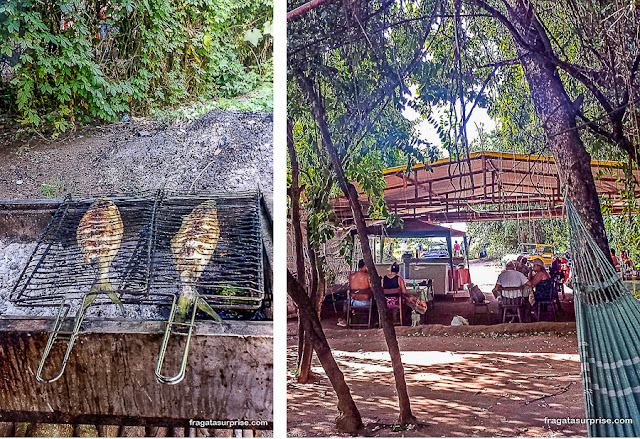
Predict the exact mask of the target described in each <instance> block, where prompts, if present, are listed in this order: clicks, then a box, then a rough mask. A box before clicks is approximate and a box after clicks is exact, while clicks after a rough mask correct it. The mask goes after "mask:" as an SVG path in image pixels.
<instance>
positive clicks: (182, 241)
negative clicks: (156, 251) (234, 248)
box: [171, 200, 220, 322]
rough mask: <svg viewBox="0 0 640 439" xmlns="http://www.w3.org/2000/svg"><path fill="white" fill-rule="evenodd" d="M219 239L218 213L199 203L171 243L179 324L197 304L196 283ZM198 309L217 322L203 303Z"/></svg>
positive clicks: (210, 202)
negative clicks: (177, 283)
mask: <svg viewBox="0 0 640 439" xmlns="http://www.w3.org/2000/svg"><path fill="white" fill-rule="evenodd" d="M219 239H220V226H219V223H218V209H217V205H216V202H215V201H214V200H208V201H205V202H203V203H200V204H199V205H198V206H196V207H195V208H194V209H193V210H192V211H191V213H189V214H188V215H186V216H185V217H184V218H183V219H182V224H181V226H180V230H178V232H177V233H176V234H175V236H174V237H173V238H172V239H171V253H172V254H173V259H174V264H175V267H176V271H177V272H178V275H179V276H180V283H181V285H182V291H181V292H180V296H179V298H178V310H177V313H176V320H177V321H179V322H184V321H185V320H186V315H187V312H188V310H189V307H190V306H191V304H193V303H194V302H195V300H196V289H195V283H196V282H197V281H198V279H200V276H202V273H203V272H204V270H205V268H206V267H207V265H208V264H209V261H210V260H211V257H212V256H213V253H214V252H215V250H216V246H217V245H218V241H219ZM197 306H198V307H200V308H201V309H202V310H203V311H205V312H207V313H209V314H211V316H212V317H214V318H216V319H220V317H219V316H218V315H217V314H216V313H215V312H214V311H213V310H212V309H211V307H210V306H209V305H208V304H206V302H205V301H204V300H202V299H200V300H198V303H197Z"/></svg>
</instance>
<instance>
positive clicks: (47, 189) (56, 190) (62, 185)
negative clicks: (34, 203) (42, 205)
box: [39, 178, 74, 198]
mask: <svg viewBox="0 0 640 439" xmlns="http://www.w3.org/2000/svg"><path fill="white" fill-rule="evenodd" d="M73 187H74V185H73V184H71V183H69V182H67V181H65V180H63V179H61V178H51V179H49V180H47V181H46V182H44V183H42V184H41V185H40V188H39V190H40V193H41V194H42V196H43V197H44V198H54V197H56V196H60V195H63V194H65V193H68V192H71V191H73Z"/></svg>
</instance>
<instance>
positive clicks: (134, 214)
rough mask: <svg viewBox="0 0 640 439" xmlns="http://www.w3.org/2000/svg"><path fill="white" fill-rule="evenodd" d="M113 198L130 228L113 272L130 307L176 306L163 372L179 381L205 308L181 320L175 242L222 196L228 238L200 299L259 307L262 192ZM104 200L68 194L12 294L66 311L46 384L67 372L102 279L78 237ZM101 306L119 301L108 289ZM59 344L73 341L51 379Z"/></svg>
mask: <svg viewBox="0 0 640 439" xmlns="http://www.w3.org/2000/svg"><path fill="white" fill-rule="evenodd" d="M106 198H108V199H110V200H111V201H113V202H114V203H115V204H116V206H117V207H118V209H119V211H120V215H121V217H122V222H123V225H124V235H123V238H122V242H121V245H120V249H119V251H118V253H117V255H116V256H115V258H114V260H113V263H112V265H111V267H110V270H109V278H110V281H111V284H112V285H113V287H114V289H115V293H116V294H117V296H118V297H119V299H120V300H121V301H122V303H123V304H124V305H125V309H126V308H127V305H137V306H155V307H167V308H168V309H169V317H168V319H167V321H166V324H165V333H164V337H163V341H162V345H161V348H160V353H159V356H158V361H157V363H156V377H157V378H158V380H159V381H160V382H163V383H167V384H175V383H178V382H180V381H181V380H182V379H183V378H184V376H185V372H186V364H187V358H188V351H189V344H190V341H191V336H192V335H193V333H194V330H195V327H196V317H197V313H196V307H195V306H193V305H192V307H191V310H190V312H189V314H188V319H187V322H185V323H180V322H176V321H175V315H176V305H177V299H178V297H179V293H180V291H181V288H182V285H181V282H180V279H179V276H178V273H177V271H176V268H175V265H174V260H173V256H172V253H171V249H170V242H171V239H172V237H173V236H175V234H176V233H177V231H178V230H179V229H180V226H181V224H182V219H183V218H184V216H185V215H188V214H189V213H190V212H191V211H192V210H193V209H194V208H195V207H196V206H198V205H199V204H201V203H202V202H205V201H207V200H215V202H216V208H217V217H218V223H219V229H220V238H219V240H218V243H217V246H216V249H215V252H214V254H213V256H212V257H211V260H210V261H209V263H208V265H207V266H206V268H205V270H204V272H203V274H202V276H200V278H199V279H198V280H197V281H196V282H195V284H194V286H195V289H196V292H197V293H196V302H197V301H200V300H205V301H206V302H207V303H208V304H209V305H210V306H211V307H212V308H213V309H216V310H233V309H236V310H238V309H239V310H256V309H259V308H260V307H261V306H262V301H263V299H264V282H263V260H262V257H263V254H262V236H261V223H260V215H259V212H260V194H259V193H255V192H252V193H234V194H220V193H217V194H214V193H207V194H198V195H186V194H181V193H178V192H169V191H165V190H161V191H157V192H155V193H152V194H142V195H136V196H120V195H119V196H108V197H106ZM96 199H97V198H73V197H72V196H71V195H67V196H66V197H65V198H64V200H63V202H62V203H61V204H60V207H59V208H58V209H57V211H56V213H55V214H54V216H53V218H52V220H51V222H50V223H49V225H48V226H47V228H46V230H45V232H44V233H43V235H42V237H41V238H40V239H39V241H38V242H37V244H36V247H35V250H34V251H33V254H32V255H31V257H30V259H29V261H28V263H27V265H26V266H25V268H24V270H23V271H22V273H21V275H20V278H19V280H18V282H17V283H16V285H15V287H14V289H13V292H12V295H11V299H12V301H13V302H14V303H15V304H16V305H18V306H29V307H57V308H58V312H57V317H56V320H55V323H54V326H53V328H52V329H51V331H50V334H49V339H48V343H47V346H46V347H45V351H44V353H43V355H42V359H41V361H40V364H39V367H38V371H37V373H36V378H37V379H38V381H41V382H53V381H55V380H57V379H58V378H60V377H61V376H62V374H63V373H64V368H65V365H66V363H67V361H68V359H69V355H70V353H71V350H72V347H73V344H74V342H75V340H76V338H77V336H78V333H79V331H80V329H81V326H82V322H83V319H84V317H85V314H86V310H87V309H88V308H85V305H86V304H87V302H88V296H89V295H90V291H91V288H92V286H93V285H94V283H95V282H96V280H97V271H96V267H94V266H92V265H90V264H88V263H86V262H85V261H84V260H83V255H82V252H81V250H80V248H79V246H78V243H77V241H76V231H77V229H78V224H79V222H80V219H81V218H82V216H83V215H84V214H85V212H86V211H87V209H88V208H89V206H90V205H91V204H92V203H93V202H94V201H95V200H96ZM94 306H113V305H112V302H111V300H110V299H109V298H108V297H107V295H106V294H104V293H100V294H98V296H97V298H96V299H95V300H94V301H93V303H91V305H90V307H94ZM76 308H77V311H76V314H75V319H74V324H73V327H72V328H71V329H68V330H63V326H65V327H66V325H63V324H64V323H65V321H66V318H67V317H68V315H69V313H70V311H71V310H72V309H76ZM172 335H175V336H176V337H178V338H183V339H184V343H183V344H182V348H181V349H182V354H181V355H182V361H181V365H180V368H179V371H178V373H177V374H176V375H175V376H165V375H164V374H163V373H162V369H163V364H164V359H165V356H166V354H167V347H168V344H169V340H170V338H171V336H172ZM56 342H66V343H67V347H66V351H65V355H64V357H63V360H62V363H61V365H60V368H59V370H58V373H57V374H56V375H55V376H53V377H51V378H45V377H43V376H42V371H43V368H44V366H45V364H46V362H47V358H48V357H49V353H50V351H51V349H52V347H53V346H54V344H55V343H56Z"/></svg>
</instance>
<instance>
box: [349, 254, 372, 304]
mask: <svg viewBox="0 0 640 439" xmlns="http://www.w3.org/2000/svg"><path fill="white" fill-rule="evenodd" d="M349 289H350V290H351V305H354V306H367V305H369V304H370V303H371V299H372V292H371V282H370V280H369V273H367V267H365V266H364V260H363V259H360V260H359V261H358V271H356V272H354V273H352V274H351V275H350V276H349Z"/></svg>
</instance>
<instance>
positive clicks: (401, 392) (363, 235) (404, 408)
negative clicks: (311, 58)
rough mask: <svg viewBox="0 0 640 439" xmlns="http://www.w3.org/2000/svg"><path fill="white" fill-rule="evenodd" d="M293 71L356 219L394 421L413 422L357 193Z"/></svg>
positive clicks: (303, 80)
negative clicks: (390, 381) (394, 403)
mask: <svg viewBox="0 0 640 439" xmlns="http://www.w3.org/2000/svg"><path fill="white" fill-rule="evenodd" d="M296 75H297V77H298V82H299V84H300V88H301V89H302V90H303V91H304V93H305V94H306V95H307V99H308V100H309V104H310V105H311V113H312V114H313V117H314V119H315V120H316V124H317V126H318V129H319V130H320V133H321V135H322V143H323V145H324V147H325V148H326V150H327V152H328V153H329V157H330V159H331V165H332V168H333V171H334V172H335V174H336V177H337V179H338V184H339V186H340V189H342V191H343V193H344V194H345V196H346V197H347V198H348V199H349V204H350V206H351V211H352V213H353V218H354V220H355V223H356V229H357V231H358V237H359V239H360V244H361V246H362V253H363V258H364V261H365V265H366V267H367V271H368V272H369V278H370V280H371V285H372V290H373V296H374V298H375V300H376V303H377V305H378V310H380V314H381V320H382V328H383V333H384V337H385V341H386V343H387V348H388V350H389V355H390V356H391V364H392V366H393V374H394V378H395V382H396V391H397V392H398V403H399V408H400V414H399V417H398V422H399V423H400V424H401V425H406V424H410V423H415V422H416V418H415V417H414V416H413V414H412V412H411V402H410V401H409V394H408V392H407V384H406V382H405V378H404V367H403V366H402V359H401V357H400V348H399V347H398V340H397V338H396V331H395V328H394V326H393V323H392V321H391V316H390V315H389V312H388V310H387V301H386V298H385V297H384V292H383V291H382V286H381V283H380V276H378V272H377V271H376V266H375V264H374V261H373V257H372V254H371V247H370V246H369V237H368V235H367V230H366V223H365V219H364V215H363V213H362V206H361V205H360V202H359V201H358V193H357V191H356V188H355V187H354V186H353V184H351V183H350V182H349V181H348V180H347V178H346V177H345V175H344V170H343V169H342V161H341V159H340V157H339V155H338V151H337V149H336V147H335V145H334V144H333V142H332V140H331V134H330V132H329V128H328V126H327V123H326V118H325V111H324V107H323V106H322V104H321V102H320V99H319V97H318V95H317V93H316V92H315V90H314V86H313V83H312V82H311V80H310V79H309V78H308V77H307V76H306V75H305V74H304V73H303V72H301V71H297V72H296Z"/></svg>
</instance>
